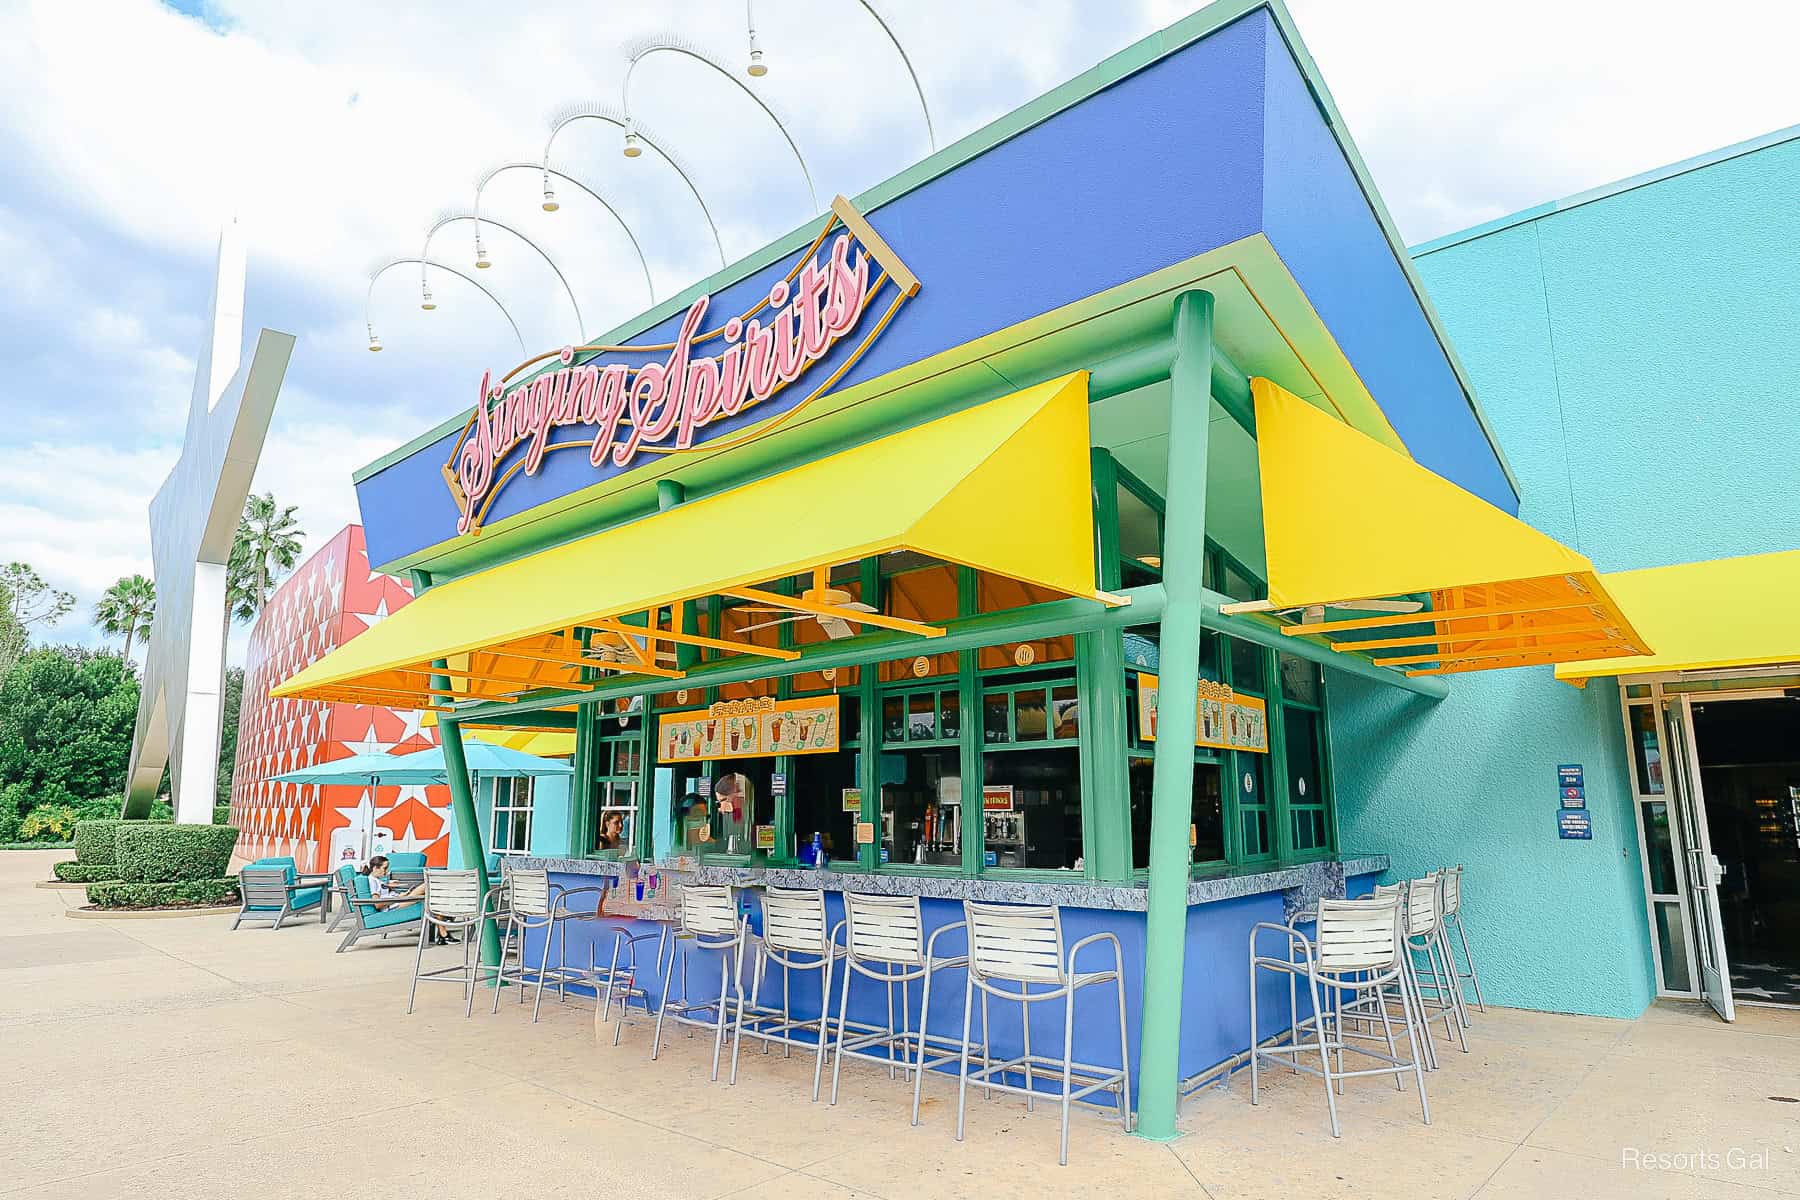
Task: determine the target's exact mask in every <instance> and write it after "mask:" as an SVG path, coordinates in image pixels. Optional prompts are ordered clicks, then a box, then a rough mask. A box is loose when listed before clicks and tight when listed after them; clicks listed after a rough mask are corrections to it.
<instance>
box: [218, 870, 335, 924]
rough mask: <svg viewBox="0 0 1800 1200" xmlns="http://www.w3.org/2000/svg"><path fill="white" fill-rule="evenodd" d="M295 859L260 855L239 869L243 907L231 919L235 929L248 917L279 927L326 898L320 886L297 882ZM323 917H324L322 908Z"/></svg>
mask: <svg viewBox="0 0 1800 1200" xmlns="http://www.w3.org/2000/svg"><path fill="white" fill-rule="evenodd" d="M296 878H297V876H296V873H295V869H294V860H293V859H291V858H259V859H257V860H256V861H255V862H253V863H251V864H250V865H249V866H247V867H245V868H244V869H243V870H242V871H240V872H238V894H239V895H240V896H241V897H242V899H243V907H242V908H240V909H238V914H237V918H236V919H235V920H233V921H232V922H231V927H232V928H233V929H236V928H237V927H238V926H239V925H242V924H243V923H244V922H245V921H246V920H251V921H267V922H269V928H271V929H280V928H281V923H282V922H283V921H285V920H287V919H288V918H289V917H292V916H297V915H299V914H301V913H306V912H311V911H312V910H313V909H316V908H319V907H320V905H321V904H322V903H323V902H324V900H325V889H324V888H323V887H320V886H318V885H314V884H309V885H306V886H301V885H300V884H298V883H296V882H295V881H296ZM320 919H321V920H323V919H324V914H323V912H322V911H321V913H320Z"/></svg>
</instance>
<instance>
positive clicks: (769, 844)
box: [756, 825, 775, 850]
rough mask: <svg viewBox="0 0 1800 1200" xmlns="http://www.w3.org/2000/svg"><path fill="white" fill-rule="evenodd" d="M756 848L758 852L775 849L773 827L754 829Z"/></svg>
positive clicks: (765, 826)
mask: <svg viewBox="0 0 1800 1200" xmlns="http://www.w3.org/2000/svg"><path fill="white" fill-rule="evenodd" d="M756 848H757V849H758V850H773V849H774V848H775V827H774V826H773V825H758V826H757V827H756Z"/></svg>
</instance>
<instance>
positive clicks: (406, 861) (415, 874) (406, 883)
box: [387, 850, 425, 892]
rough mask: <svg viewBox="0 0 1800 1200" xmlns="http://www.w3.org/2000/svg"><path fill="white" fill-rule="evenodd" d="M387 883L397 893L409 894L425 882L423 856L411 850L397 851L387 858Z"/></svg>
mask: <svg viewBox="0 0 1800 1200" xmlns="http://www.w3.org/2000/svg"><path fill="white" fill-rule="evenodd" d="M387 860H388V882H389V883H391V884H392V885H393V886H394V890H395V891H397V892H410V891H412V890H413V889H414V888H416V887H418V886H419V885H420V884H421V883H424V882H425V856H424V855H423V854H420V853H418V852H417V851H412V850H397V851H395V852H394V853H392V854H390V855H388V856H387Z"/></svg>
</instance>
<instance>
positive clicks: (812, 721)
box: [656, 695, 841, 763]
mask: <svg viewBox="0 0 1800 1200" xmlns="http://www.w3.org/2000/svg"><path fill="white" fill-rule="evenodd" d="M840 733H841V730H840V728H839V721H838V697H837V696H835V695H833V696H809V697H807V698H805V699H802V700H779V701H777V700H771V699H769V698H767V697H763V698H760V699H756V700H729V701H723V702H721V703H718V704H715V705H713V706H712V707H711V708H708V709H707V710H706V711H704V712H691V713H669V714H667V715H665V716H663V717H661V718H659V719H658V721H657V728H656V761H657V762H664V763H679V762H705V761H707V760H710V759H720V758H755V757H757V756H759V755H764V754H825V753H828V752H830V751H833V750H836V749H837V748H838V739H839V736H840Z"/></svg>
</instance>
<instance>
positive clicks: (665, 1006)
mask: <svg viewBox="0 0 1800 1200" xmlns="http://www.w3.org/2000/svg"><path fill="white" fill-rule="evenodd" d="M675 954H679V955H680V956H681V967H682V971H681V1002H682V1003H683V1004H686V1003H687V954H686V952H685V951H684V950H683V949H682V948H681V947H680V946H677V947H676V948H675ZM674 991H675V959H674V957H673V956H671V957H670V959H669V974H668V976H667V977H666V978H664V980H663V994H662V1003H660V1004H658V1005H657V1006H656V1032H655V1033H654V1034H653V1035H651V1038H650V1061H651V1062H655V1061H656V1056H657V1054H658V1053H659V1052H661V1050H662V1031H663V1016H664V1014H666V1013H667V1012H668V1011H669V996H670V995H671V994H672V993H673V992H674Z"/></svg>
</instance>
